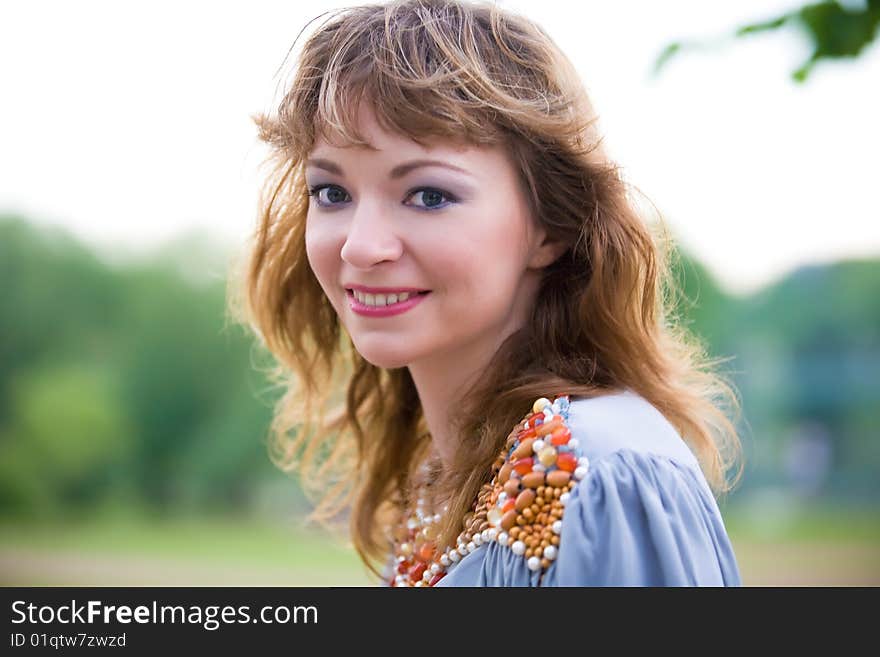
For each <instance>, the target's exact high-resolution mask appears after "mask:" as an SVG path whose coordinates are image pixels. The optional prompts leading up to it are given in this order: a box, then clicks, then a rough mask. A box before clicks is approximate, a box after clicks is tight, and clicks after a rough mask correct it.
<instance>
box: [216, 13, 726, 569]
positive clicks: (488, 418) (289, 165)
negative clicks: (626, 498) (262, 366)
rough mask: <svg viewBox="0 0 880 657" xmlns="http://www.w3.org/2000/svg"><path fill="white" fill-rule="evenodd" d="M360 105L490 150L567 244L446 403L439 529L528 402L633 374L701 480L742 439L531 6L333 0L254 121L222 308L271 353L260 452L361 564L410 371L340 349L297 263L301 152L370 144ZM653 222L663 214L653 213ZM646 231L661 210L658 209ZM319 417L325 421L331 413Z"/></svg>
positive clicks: (398, 494) (581, 392)
mask: <svg viewBox="0 0 880 657" xmlns="http://www.w3.org/2000/svg"><path fill="white" fill-rule="evenodd" d="M361 103H369V104H370V107H371V109H372V110H373V111H374V113H375V116H376V118H377V120H378V122H379V124H380V125H381V126H382V127H383V128H385V129H386V130H389V131H393V132H395V133H399V134H403V135H406V136H409V137H410V138H412V139H414V140H416V141H417V142H419V143H424V142H425V141H426V140H429V139H431V138H445V139H447V140H459V141H464V142H466V143H468V144H472V145H502V146H504V147H505V148H507V149H508V152H509V154H510V157H511V160H512V162H513V163H514V165H515V166H516V167H517V169H518V170H519V172H520V174H521V178H522V184H523V185H524V188H525V190H526V191H527V193H528V198H529V202H530V204H531V206H532V207H531V209H532V211H533V214H534V216H535V217H536V218H537V220H538V221H540V222H541V223H542V224H543V225H544V226H546V227H547V229H548V234H552V235H554V236H556V237H557V238H558V239H560V240H563V241H564V242H565V243H566V244H567V245H568V248H567V250H566V251H565V253H564V254H563V255H562V257H560V258H559V259H558V260H557V261H556V262H554V263H553V264H551V265H549V266H548V267H546V269H545V270H544V272H543V279H542V282H541V288H540V291H539V294H538V296H537V299H536V302H535V305H534V308H533V311H532V314H531V316H530V318H529V320H528V322H527V324H526V325H525V326H524V327H523V328H522V329H521V330H520V331H518V332H516V333H514V334H513V335H511V336H510V337H509V338H508V339H507V340H506V341H505V342H504V343H503V344H502V345H501V347H500V348H499V349H498V351H497V353H496V354H495V355H494V358H493V360H492V361H491V363H490V365H489V366H488V368H487V370H486V372H485V374H484V376H483V377H481V379H480V380H479V382H478V383H477V384H476V385H475V387H474V388H473V389H472V390H470V391H469V393H468V394H467V396H466V398H465V400H464V402H463V405H462V407H461V408H459V409H458V411H457V417H458V420H459V424H458V425H457V427H456V429H457V431H458V435H459V436H460V437H464V436H466V437H467V444H468V449H466V450H465V449H462V450H458V451H457V454H456V456H455V461H454V463H453V465H452V467H451V468H449V469H448V470H447V471H446V472H444V473H443V474H442V477H441V480H440V481H439V482H438V483H437V484H436V486H435V488H436V490H437V491H438V494H439V495H440V496H441V497H442V498H443V499H445V500H446V501H447V503H448V512H447V514H446V515H445V518H444V520H443V522H442V524H441V532H440V537H439V543H440V545H447V544H450V543H451V542H452V541H453V540H454V538H455V536H456V535H457V534H458V532H459V531H460V526H461V520H462V518H463V516H464V514H465V513H466V512H467V511H469V510H470V506H471V504H472V502H473V500H474V498H475V496H476V494H477V492H478V489H479V487H480V485H481V484H483V483H484V482H485V481H486V479H487V477H488V475H489V473H490V467H491V464H492V461H493V460H494V458H495V457H496V456H497V454H498V451H499V449H500V448H501V446H502V445H503V443H504V440H505V438H506V437H507V435H508V433H509V431H510V429H511V427H512V426H513V425H514V424H515V423H516V422H517V421H519V420H520V419H521V417H522V415H523V413H524V412H525V411H526V410H527V409H528V408H530V407H531V404H532V402H533V401H534V400H535V399H536V398H538V397H551V398H552V397H553V396H555V395H558V394H563V393H568V394H570V395H571V396H572V397H573V398H574V397H594V396H597V395H602V394H607V393H608V392H610V391H612V390H615V389H623V388H629V389H631V390H633V391H635V392H637V393H639V394H640V395H642V396H643V397H644V398H645V399H647V400H648V401H649V402H650V403H652V404H653V405H654V406H655V407H656V408H657V409H658V410H659V411H660V412H661V413H663V415H664V416H665V417H666V418H667V419H668V420H669V421H670V422H671V423H672V424H673V426H675V428H676V429H677V430H678V431H679V433H680V435H681V436H682V438H683V439H684V440H685V441H686V443H687V444H688V445H689V446H690V448H691V450H692V451H693V452H694V453H695V455H696V456H697V458H698V460H699V462H700V465H701V467H702V469H703V472H704V474H705V476H706V479H707V481H708V482H709V484H710V486H711V487H712V489H713V491H714V492H715V494H716V495H721V494H723V493H725V492H726V491H728V490H730V488H732V486H733V485H734V483H735V481H736V479H738V478H739V475H740V474H741V472H742V464H741V463H740V469H739V471H738V472H737V473H736V477H735V478H734V480H733V481H729V480H728V478H727V473H728V470H730V468H731V467H732V466H733V465H734V464H735V463H736V462H737V461H738V460H739V459H740V456H741V451H742V450H741V446H740V441H739V438H738V436H737V432H736V429H735V427H734V424H733V422H732V421H731V419H730V418H728V412H731V411H732V412H735V413H738V412H739V408H740V407H739V400H738V399H737V395H736V393H735V391H734V389H733V387H732V385H731V384H729V383H728V382H726V381H725V379H724V377H723V376H722V375H721V374H719V373H718V372H717V371H715V366H716V365H717V364H719V363H721V362H723V360H712V359H710V358H709V357H708V355H707V350H706V346H705V345H704V344H703V343H702V342H701V341H700V340H699V339H698V338H697V337H696V336H694V335H692V334H691V333H689V332H688V330H687V329H686V328H685V327H684V326H683V324H682V322H681V320H680V319H679V318H678V317H676V316H675V309H676V306H677V304H678V301H679V300H680V298H679V297H680V296H681V292H680V289H679V288H678V287H677V284H676V281H675V279H674V276H673V273H672V272H673V264H674V257H675V252H674V250H673V249H672V248H671V240H670V239H669V237H668V235H667V234H666V233H665V231H657V234H656V235H655V234H653V233H652V230H651V229H650V228H649V227H648V225H647V224H646V223H645V222H644V221H643V220H642V219H641V217H640V213H639V212H638V211H637V209H636V204H635V202H634V201H633V200H632V199H630V198H629V196H628V193H627V192H628V187H627V185H626V184H625V183H624V182H623V180H622V178H621V176H620V174H619V171H618V168H617V166H616V165H615V164H614V163H612V162H611V161H610V160H609V159H608V157H607V156H606V154H605V152H604V149H603V147H602V144H601V139H599V137H598V136H597V128H596V119H595V116H594V113H593V110H592V107H591V106H590V103H589V100H588V98H587V96H586V92H585V91H584V88H583V85H582V83H581V81H580V79H579V77H578V75H577V74H576V73H575V71H574V68H573V66H572V65H571V63H570V62H569V61H568V59H567V58H566V57H565V56H564V55H563V54H562V52H561V51H560V50H559V48H558V47H557V46H556V45H555V43H554V42H553V41H552V39H551V38H550V37H549V36H548V35H547V34H546V33H545V32H544V31H543V30H542V29H541V28H540V27H538V26H537V25H535V24H534V23H532V22H530V21H529V20H527V19H525V18H523V17H520V16H518V15H516V14H513V13H511V12H509V11H506V10H502V9H499V8H498V7H496V6H494V5H491V4H482V3H464V2H457V1H452V0H399V1H395V2H390V3H388V4H371V5H364V6H359V7H353V8H348V9H345V10H341V11H339V12H336V13H333V14H331V15H330V16H329V18H327V19H326V20H325V21H324V22H323V23H322V24H321V25H320V26H319V27H318V28H317V29H316V30H315V31H314V33H313V34H312V35H311V36H310V37H309V38H308V39H307V40H306V41H305V43H304V45H303V46H302V50H301V53H300V55H299V58H298V65H297V67H296V70H295V74H294V77H293V79H292V81H291V83H290V85H289V87H288V88H286V91H285V93H284V96H283V99H282V100H281V102H280V104H279V105H278V107H277V112H276V113H274V115H261V116H258V117H256V118H255V120H256V122H257V124H258V126H259V131H260V138H261V139H262V140H263V141H264V142H266V143H267V144H268V145H269V146H270V150H271V156H270V158H269V160H268V164H269V165H270V167H271V168H270V173H269V175H268V177H267V180H266V186H265V189H264V195H263V198H262V202H261V207H260V220H259V224H258V226H257V229H256V231H255V234H254V237H253V244H252V246H251V248H250V251H249V254H248V259H247V262H246V263H245V267H244V270H243V273H242V277H241V287H240V289H232V292H233V294H232V296H231V297H230V301H231V306H232V307H233V308H234V309H235V310H237V312H238V315H239V318H240V319H241V320H242V321H246V322H248V323H249V324H250V325H251V326H252V327H253V329H254V330H255V332H256V333H257V334H258V335H259V336H260V338H261V339H262V341H263V343H264V345H265V346H266V348H267V349H268V350H269V351H270V352H271V353H272V355H273V356H274V357H275V359H276V361H277V369H276V371H275V376H276V380H277V381H278V382H279V383H280V384H281V385H282V386H283V389H284V394H283V397H282V398H281V399H280V401H279V402H278V405H277V407H276V413H275V418H274V421H273V424H272V427H271V435H272V441H271V446H272V452H271V454H272V458H273V460H274V461H275V462H276V464H277V465H278V466H279V467H281V468H283V469H285V470H294V469H296V470H298V471H299V472H300V474H301V477H302V484H303V486H304V490H305V491H306V492H307V493H308V494H309V495H316V494H320V496H321V499H320V501H319V502H318V504H317V507H316V509H315V511H314V512H313V513H312V515H311V517H312V518H313V519H322V520H327V519H330V518H331V517H333V516H335V515H336V514H338V513H339V512H340V511H344V510H347V509H349V508H350V509H351V515H350V530H351V535H352V539H353V542H354V545H355V547H356V549H357V550H358V553H359V554H360V556H361V558H362V559H363V561H364V563H365V564H366V565H367V566H368V567H369V568H370V569H371V570H373V572H378V570H377V568H376V566H377V563H378V562H381V560H383V559H384V558H386V557H387V556H388V549H389V533H388V530H389V527H390V526H391V524H392V523H393V522H394V521H395V520H396V519H397V518H398V517H399V514H400V513H401V510H402V507H403V505H404V504H406V503H407V500H408V496H409V494H410V485H411V479H412V475H413V470H414V467H415V466H416V465H417V464H418V463H419V462H420V460H421V459H422V458H424V456H425V454H426V453H427V449H428V446H429V442H430V436H429V435H428V434H427V431H426V426H425V423H424V417H423V415H422V411H421V406H420V402H419V397H418V394H417V391H416V389H415V386H414V384H413V381H412V378H411V377H410V374H409V371H408V369H407V368H405V367H404V368H399V369H392V370H386V369H382V368H379V367H376V366H374V365H372V364H371V363H369V362H367V361H366V360H365V359H364V358H362V357H361V356H360V355H359V354H358V353H357V351H356V350H355V349H354V347H353V344H352V342H351V339H350V338H349V337H348V335H347V334H346V333H345V331H344V329H343V328H342V327H341V325H340V322H339V318H338V317H337V315H336V313H335V311H334V309H333V307H332V306H331V305H330V302H329V301H328V299H327V298H326V296H325V295H324V293H323V291H322V289H321V287H320V285H319V283H318V281H317V279H316V278H315V276H314V274H313V273H312V271H311V269H310V267H309V264H308V262H307V259H306V249H305V239H304V238H305V223H306V221H305V220H306V213H307V210H308V201H309V199H308V190H307V187H306V184H305V180H304V161H305V158H306V156H307V154H308V153H309V151H310V150H311V148H312V147H313V145H314V143H315V140H316V138H317V137H318V136H323V137H324V138H326V139H328V140H330V141H332V142H335V143H343V144H365V143H366V141H365V140H364V139H363V137H362V135H360V134H359V133H358V131H357V128H358V122H357V113H358V107H359V106H360V104H361ZM661 223H662V222H661ZM658 226H659V224H658ZM328 413H329V417H328Z"/></svg>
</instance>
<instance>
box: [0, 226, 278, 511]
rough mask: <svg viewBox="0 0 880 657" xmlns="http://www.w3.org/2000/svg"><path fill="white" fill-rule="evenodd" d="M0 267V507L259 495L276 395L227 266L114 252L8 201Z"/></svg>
mask: <svg viewBox="0 0 880 657" xmlns="http://www.w3.org/2000/svg"><path fill="white" fill-rule="evenodd" d="M193 246H195V245H193ZM178 251H179V252H180V254H183V253H186V252H188V251H192V250H191V249H178ZM181 264H185V263H181ZM0 280H2V286H3V303H2V304H0V335H2V339H0V512H2V513H4V514H7V515H8V514H16V513H18V514H27V515H31V516H32V515H35V514H36V515H53V514H58V513H62V512H64V511H65V510H69V509H71V508H89V507H91V506H94V505H98V504H102V503H110V502H113V501H118V500H119V499H128V500H131V501H132V502H143V503H145V504H147V505H149V506H151V507H153V508H155V509H157V510H160V511H161V510H163V509H169V508H170V507H174V508H175V509H176V510H179V509H181V508H205V509H207V508H212V509H224V508H240V507H242V506H245V505H247V504H248V503H249V499H250V498H251V497H252V496H253V495H254V493H255V490H256V489H257V486H256V483H257V482H258V481H260V480H261V479H265V478H266V476H267V475H269V474H271V473H272V472H273V471H274V469H273V467H272V466H271V464H270V463H269V461H268V458H267V453H266V448H265V436H266V430H267V427H268V423H269V420H270V417H271V400H270V399H267V398H266V396H265V395H261V394H258V387H259V386H261V385H264V384H263V383H261V376H260V375H259V374H258V373H257V372H255V371H254V368H253V367H252V363H251V340H250V339H248V338H247V337H246V336H245V335H244V332H243V331H242V330H241V329H240V328H237V327H235V326H234V325H233V326H227V322H226V321H225V281H224V280H223V278H222V276H221V277H217V279H216V280H206V281H205V280H203V281H200V282H194V281H191V280H188V278H187V277H186V276H185V275H184V273H183V272H182V271H181V270H180V268H178V267H176V266H175V262H174V261H173V260H169V259H168V257H167V256H163V255H157V256H156V258H154V259H153V260H148V261H145V262H130V263H128V264H125V265H124V266H113V265H111V264H108V263H106V262H104V261H102V260H101V259H99V258H98V257H97V256H96V255H95V254H93V253H92V252H90V251H89V250H88V249H86V248H85V247H84V246H82V245H81V244H80V243H78V242H76V241H75V240H73V239H72V238H71V237H69V236H68V235H66V234H65V233H63V232H61V231H58V230H47V229H37V228H35V227H34V226H31V225H29V224H28V223H27V222H26V221H24V220H23V219H20V218H14V217H5V218H0Z"/></svg>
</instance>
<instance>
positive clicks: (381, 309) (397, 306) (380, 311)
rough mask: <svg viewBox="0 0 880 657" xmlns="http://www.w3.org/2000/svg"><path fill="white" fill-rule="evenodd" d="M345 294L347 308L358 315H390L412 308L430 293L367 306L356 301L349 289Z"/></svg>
mask: <svg viewBox="0 0 880 657" xmlns="http://www.w3.org/2000/svg"><path fill="white" fill-rule="evenodd" d="M358 289H361V288H358ZM373 289H376V288H373ZM404 291H405V290H404ZM345 294H346V296H348V305H349V308H351V309H352V310H353V311H354V312H356V313H357V314H358V315H363V316H364V317H390V316H391V315H399V314H400V313H405V312H406V311H407V310H409V309H410V308H414V307H415V306H417V305H418V304H420V303H421V302H422V300H423V299H424V298H425V297H427V296H428V294H430V292H429V293H428V294H417V295H415V296H412V297H410V298H409V299H407V300H406V301H399V302H398V303H392V304H391V305H390V306H367V305H366V304H363V303H361V302H360V301H358V300H357V298H356V297H355V296H354V293H352V292H351V291H349V290H346V291H345ZM380 294H381V293H380Z"/></svg>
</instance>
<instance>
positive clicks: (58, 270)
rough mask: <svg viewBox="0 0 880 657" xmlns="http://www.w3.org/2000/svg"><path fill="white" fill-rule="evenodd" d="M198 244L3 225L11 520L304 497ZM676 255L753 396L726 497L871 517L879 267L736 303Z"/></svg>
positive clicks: (2, 419) (849, 265)
mask: <svg viewBox="0 0 880 657" xmlns="http://www.w3.org/2000/svg"><path fill="white" fill-rule="evenodd" d="M204 251H205V247H204V245H203V244H201V243H200V241H199V238H198V237H191V238H189V241H185V242H184V243H178V244H176V245H172V246H171V247H169V248H167V249H165V250H163V251H161V252H158V253H156V254H155V255H154V256H153V257H149V258H140V259H129V260H123V262H122V264H111V263H109V262H107V261H105V260H103V259H102V258H101V257H99V256H98V255H96V254H95V253H93V252H92V251H90V250H89V249H87V248H86V247H84V246H83V245H82V244H80V243H79V242H77V241H76V240H74V239H72V238H71V237H70V236H68V235H67V234H65V233H63V232H61V231H59V230H50V229H46V228H37V227H36V226H35V225H32V224H30V223H28V222H27V221H25V220H24V219H22V218H16V217H5V218H3V217H0V280H2V285H3V287H2V289H3V303H2V304H0V335H2V339H0V515H3V516H10V515H16V514H17V515H19V516H25V517H29V518H39V517H44V518H45V517H58V515H59V514H65V515H67V514H69V513H71V512H73V511H77V510H80V511H84V512H88V511H90V510H94V509H97V508H100V507H104V506H124V505H125V504H131V505H135V506H137V507H139V508H148V509H152V511H153V512H155V513H157V514H167V513H169V512H172V511H174V512H181V511H198V512H208V511H210V512H231V511H237V512H248V511H249V510H253V509H254V508H255V507H256V505H258V504H260V500H261V498H260V492H261V491H264V490H266V486H267V485H268V484H269V483H272V482H283V483H284V484H285V490H284V492H283V494H282V495H283V497H284V499H285V502H284V503H283V504H284V508H285V509H286V510H287V511H292V510H295V508H296V507H297V505H301V504H302V498H301V493H300V492H299V491H298V489H297V487H296V484H295V481H291V480H289V479H286V478H285V477H286V476H285V475H283V474H282V473H280V472H279V471H278V470H277V469H275V467H274V466H273V465H272V464H271V461H270V459H269V456H268V452H267V450H266V436H267V432H268V427H269V423H270V420H271V406H272V403H273V402H274V399H273V398H272V396H271V394H270V392H271V391H270V389H269V388H268V386H267V383H266V380H265V378H264V375H263V374H262V373H260V372H259V371H258V370H257V369H255V367H254V362H253V360H254V356H255V354H256V352H255V347H254V346H253V340H252V339H251V338H250V337H249V336H247V335H246V334H245V332H244V331H243V330H242V329H241V327H238V326H236V325H234V324H231V323H229V322H228V321H227V318H226V311H225V303H226V301H225V295H226V290H225V287H226V282H225V271H224V269H225V265H224V264H219V265H215V268H216V270H212V269H211V267H209V266H207V265H204V264H202V263H203V261H204V260H206V259H205V258H204V257H202V258H201V259H200V257H197V256H198V254H199V253H200V252H204ZM679 256H680V258H679V262H678V264H677V269H676V275H677V277H678V280H679V281H680V282H681V284H682V287H683V291H684V293H685V300H684V303H683V304H682V305H681V307H680V312H681V313H682V317H683V319H684V321H685V322H686V324H687V325H688V326H689V328H690V329H691V330H692V331H694V332H695V333H696V334H697V335H698V336H700V337H701V338H702V339H703V340H704V341H705V343H706V345H707V349H708V351H709V352H710V355H713V356H717V357H727V356H730V357H732V358H731V360H729V361H728V362H727V363H725V365H724V366H723V367H722V372H723V373H724V374H726V375H727V376H728V377H729V378H730V379H731V380H732V382H733V383H734V384H735V385H736V387H737V388H738V390H739V391H740V393H741V395H742V402H743V407H744V418H743V419H744V421H743V422H742V423H741V426H740V430H741V435H742V437H743V440H744V446H745V448H746V465H747V469H746V476H745V478H744V479H743V482H742V484H741V486H740V487H739V489H738V490H737V491H736V492H735V494H734V496H733V500H732V501H736V500H743V501H745V500H747V499H748V498H749V495H751V494H754V496H755V499H757V500H759V503H761V504H763V505H764V508H765V509H766V508H767V507H766V498H762V497H761V495H763V494H764V493H763V492H762V491H767V490H776V491H779V490H783V491H789V492H790V493H791V494H792V495H794V496H801V497H803V496H804V495H807V496H814V497H818V498H821V500H822V501H823V502H829V501H840V502H846V503H848V504H853V503H860V504H862V505H868V506H876V502H877V501H878V499H880V477H877V473H878V472H880V441H878V440H877V427H878V426H880V403H878V402H880V377H878V376H877V372H878V371H880V295H878V294H877V290H878V289H880V260H866V261H851V262H839V263H834V264H829V265H822V266H807V267H802V268H800V269H798V270H796V271H794V272H792V273H791V274H790V275H788V276H786V277H785V278H784V279H782V280H780V281H778V282H777V283H775V284H773V285H770V286H768V287H766V288H765V289H763V290H761V291H759V292H758V293H756V294H753V295H749V296H746V297H738V296H732V295H729V294H727V293H726V292H724V291H723V290H722V289H721V288H720V287H719V286H718V284H717V283H716V282H715V280H714V279H713V278H712V276H711V274H710V273H709V272H708V270H707V269H706V268H705V267H704V266H702V265H701V264H700V263H699V262H698V261H696V260H695V259H693V258H691V257H689V256H688V255H687V254H681V253H680V254H679ZM221 260H222V258H221V255H220V254H217V255H216V257H215V263H216V262H220V261H221ZM273 394H274V393H273ZM804 427H806V428H807V429H809V431H812V432H813V433H812V434H811V433H809V431H807V429H805V428H804ZM816 427H819V428H820V429H821V431H820V437H821V436H824V438H822V439H821V440H820V443H821V444H819V446H818V451H816V449H817V448H816V445H815V444H814V443H815V440H814V438H815V435H814V434H815V431H816ZM804 436H807V439H805V438H804ZM810 436H812V438H811V437H810ZM811 440H812V441H813V442H810V441H811ZM822 441H824V442H822ZM804 445H806V451H805V449H804ZM823 445H824V447H823ZM811 449H812V450H813V451H812V452H811V451H810V450H811ZM823 449H827V454H826V452H823V451H822V450H823ZM811 455H812V456H811ZM813 457H815V458H814V461H815V462H811V461H810V459H811V458H813ZM799 468H800V469H802V470H804V471H805V472H806V473H807V475H809V476H808V477H807V479H804V477H803V476H801V475H802V474H803V473H801V472H800V471H799V470H798V469H799ZM805 482H806V483H805ZM288 484H289V486H287V485H288ZM762 499H763V500H765V502H760V500H762ZM777 499H778V496H777ZM287 502H289V503H290V505H289V506H287Z"/></svg>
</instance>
